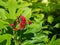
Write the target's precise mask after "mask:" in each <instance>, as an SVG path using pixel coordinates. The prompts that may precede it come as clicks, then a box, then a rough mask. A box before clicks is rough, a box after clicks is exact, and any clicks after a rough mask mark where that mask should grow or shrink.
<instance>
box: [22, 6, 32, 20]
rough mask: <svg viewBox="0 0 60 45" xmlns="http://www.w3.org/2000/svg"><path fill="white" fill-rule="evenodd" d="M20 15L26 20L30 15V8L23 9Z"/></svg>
mask: <svg viewBox="0 0 60 45" xmlns="http://www.w3.org/2000/svg"><path fill="white" fill-rule="evenodd" d="M22 15H24V16H25V17H26V19H27V20H28V19H29V18H30V17H31V15H32V12H31V8H28V7H25V8H24V12H23V13H22Z"/></svg>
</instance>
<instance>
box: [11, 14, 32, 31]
mask: <svg viewBox="0 0 60 45" xmlns="http://www.w3.org/2000/svg"><path fill="white" fill-rule="evenodd" d="M16 22H18V24H20V25H19V27H20V28H16V27H15V26H17V25H14V23H12V24H11V27H12V28H13V29H14V30H23V29H25V25H26V24H29V25H30V24H32V21H28V23H27V22H26V17H24V16H23V15H21V16H20V17H19V19H18V20H16Z"/></svg>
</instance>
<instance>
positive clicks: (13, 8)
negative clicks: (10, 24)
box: [7, 0, 18, 19]
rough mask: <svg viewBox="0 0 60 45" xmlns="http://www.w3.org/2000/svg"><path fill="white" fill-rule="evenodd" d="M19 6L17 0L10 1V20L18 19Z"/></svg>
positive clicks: (8, 3)
mask: <svg viewBox="0 0 60 45" xmlns="http://www.w3.org/2000/svg"><path fill="white" fill-rule="evenodd" d="M17 6H18V5H17V1H16V0H8V2H7V7H8V10H9V18H10V19H16V15H15V12H16V9H17ZM13 17H14V18H13Z"/></svg>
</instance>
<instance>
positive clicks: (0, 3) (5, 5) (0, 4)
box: [0, 0, 7, 8]
mask: <svg viewBox="0 0 60 45" xmlns="http://www.w3.org/2000/svg"><path fill="white" fill-rule="evenodd" d="M0 6H3V7H5V8H6V7H7V4H6V3H5V2H3V1H2V0H0Z"/></svg>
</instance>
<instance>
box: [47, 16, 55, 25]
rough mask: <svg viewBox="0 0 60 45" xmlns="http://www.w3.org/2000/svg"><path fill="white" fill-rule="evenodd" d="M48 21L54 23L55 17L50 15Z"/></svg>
mask: <svg viewBox="0 0 60 45" xmlns="http://www.w3.org/2000/svg"><path fill="white" fill-rule="evenodd" d="M47 21H48V22H49V23H50V24H52V22H53V21H54V18H53V16H51V15H50V16H48V19H47Z"/></svg>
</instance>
